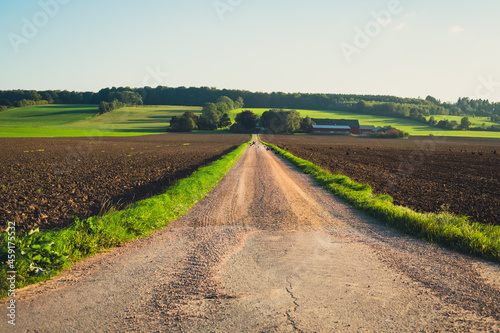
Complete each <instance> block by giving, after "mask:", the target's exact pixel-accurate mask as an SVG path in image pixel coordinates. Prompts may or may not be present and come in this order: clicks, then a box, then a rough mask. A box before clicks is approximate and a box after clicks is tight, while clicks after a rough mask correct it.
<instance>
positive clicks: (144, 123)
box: [0, 104, 201, 137]
mask: <svg viewBox="0 0 500 333" xmlns="http://www.w3.org/2000/svg"><path fill="white" fill-rule="evenodd" d="M188 110H189V111H194V112H200V111H201V108H199V107H177V106H176V107H174V106H143V107H130V108H123V109H119V110H115V111H113V112H110V113H107V114H104V115H101V116H97V115H96V114H97V112H98V108H97V106H96V105H55V104H51V105H41V106H30V107H25V108H19V109H11V110H6V111H2V112H0V137H50V136H53V137H79V136H133V135H145V134H158V133H164V132H165V130H166V129H167V128H168V126H169V123H170V118H171V117H173V116H175V115H181V114H182V113H184V112H185V111H188Z"/></svg>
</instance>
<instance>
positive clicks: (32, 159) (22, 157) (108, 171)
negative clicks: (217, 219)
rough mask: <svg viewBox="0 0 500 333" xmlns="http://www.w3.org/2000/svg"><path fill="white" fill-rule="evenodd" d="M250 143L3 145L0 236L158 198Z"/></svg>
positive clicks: (149, 140)
mask: <svg viewBox="0 0 500 333" xmlns="http://www.w3.org/2000/svg"><path fill="white" fill-rule="evenodd" d="M247 140H249V136H248V135H207V134H164V135H154V136H142V137H128V138H119V137H108V138H15V139H14V138H0V228H1V229H5V227H6V225H7V221H15V222H16V224H17V230H19V231H22V230H27V229H29V228H32V227H35V226H39V227H42V228H54V227H63V226H66V225H68V224H69V223H71V222H72V221H73V220H74V218H75V217H79V218H86V217H89V216H93V215H97V214H99V213H102V212H104V211H106V210H108V209H109V208H110V207H123V206H125V205H127V204H130V203H132V202H135V201H137V200H140V199H144V198H147V197H150V196H153V195H156V194H159V193H161V191H162V190H163V189H164V188H165V187H166V186H169V185H171V184H172V183H173V182H175V181H176V180H178V179H181V178H184V177H186V176H188V175H189V174H191V173H192V172H193V171H194V170H196V169H197V168H199V167H200V166H202V165H206V164H208V163H210V162H212V161H214V160H216V159H218V158H219V157H221V156H222V155H224V154H226V153H228V152H229V151H230V150H232V149H234V148H235V147H236V146H238V145H240V144H242V143H243V142H245V141H247Z"/></svg>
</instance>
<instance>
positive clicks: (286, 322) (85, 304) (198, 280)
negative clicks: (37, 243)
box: [0, 144, 500, 332]
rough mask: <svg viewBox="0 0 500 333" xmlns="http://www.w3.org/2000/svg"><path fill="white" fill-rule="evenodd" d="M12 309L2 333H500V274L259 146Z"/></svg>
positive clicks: (25, 294)
mask: <svg viewBox="0 0 500 333" xmlns="http://www.w3.org/2000/svg"><path fill="white" fill-rule="evenodd" d="M16 305H17V308H16V309H17V312H16V315H17V318H16V326H15V329H14V330H13V328H12V327H10V326H9V325H8V324H7V320H6V319H5V318H6V316H5V315H4V314H5V311H6V309H5V308H6V306H4V305H3V306H2V311H1V313H2V317H3V319H2V322H1V323H0V328H1V331H2V332H6V331H18V332H75V331H82V332H130V331H143V332H145V331H146V332H147V331H151V332H434V331H451V332H464V331H481V332H498V331H500V266H499V265H496V264H489V263H486V262H482V261H480V260H477V259H474V258H470V257H467V256H463V255H459V254H456V253H452V252H449V251H447V250H443V249H441V248H439V247H436V246H434V245H431V244H426V243H423V242H420V241H418V240H415V239H413V238H410V237H406V236H404V235H401V234H399V233H398V232H395V231H392V230H389V229H387V228H385V227H383V226H381V225H380V224H377V223H376V222H374V221H373V220H371V219H370V218H368V217H366V216H364V215H362V214H360V213H358V212H356V211H354V210H352V209H351V208H349V207H348V206H346V205H344V204H342V203H341V202H339V201H338V200H337V199H335V198H334V197H332V196H331V195H329V194H328V193H326V192H325V191H324V190H322V189H321V188H319V187H318V186H316V185H315V184H314V183H313V182H312V181H311V180H310V178H308V177H307V176H305V175H303V174H301V173H299V172H297V171H296V170H295V169H294V168H293V167H291V166H290V165H288V164H287V163H285V162H284V161H283V160H281V159H280V158H279V157H277V156H276V155H275V154H273V153H272V152H271V151H267V150H266V149H265V147H264V146H262V145H260V144H257V145H255V146H251V147H249V148H248V150H247V151H246V152H245V154H244V155H243V156H242V158H241V159H240V160H239V161H238V162H237V164H236V165H235V166H234V168H233V169H232V170H231V171H230V172H229V173H228V175H227V176H226V177H225V178H224V179H223V180H222V181H221V183H220V184H219V186H218V187H217V188H216V189H214V191H212V192H211V193H210V195H209V196H208V198H206V199H205V200H203V201H201V202H199V203H198V204H197V205H196V206H195V207H194V208H193V209H192V210H191V211H190V212H189V213H188V214H187V215H185V216H184V217H182V218H180V219H179V220H177V221H175V222H174V223H172V224H171V226H170V227H169V228H168V229H167V230H164V231H161V232H157V233H156V234H154V235H153V236H152V237H149V238H146V239H142V240H139V241H136V242H133V243H130V244H128V245H126V246H124V247H121V248H118V249H114V250H112V251H110V252H108V253H105V254H101V255H98V256H96V257H94V258H91V259H89V260H86V261H84V262H82V263H79V264H77V265H75V266H74V267H73V269H72V270H71V271H67V272H65V273H64V274H62V275H61V276H60V277H57V278H55V279H53V280H51V281H48V282H46V283H43V284H41V285H37V286H32V287H28V288H25V289H24V290H21V291H20V292H19V293H18V297H17V303H16ZM6 329H7V330H6Z"/></svg>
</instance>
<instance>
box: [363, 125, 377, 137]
mask: <svg viewBox="0 0 500 333" xmlns="http://www.w3.org/2000/svg"><path fill="white" fill-rule="evenodd" d="M374 131H375V126H371V125H367V126H364V125H363V126H359V134H360V135H369V134H370V133H372V132H374Z"/></svg>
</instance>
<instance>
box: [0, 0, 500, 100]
mask: <svg viewBox="0 0 500 333" xmlns="http://www.w3.org/2000/svg"><path fill="white" fill-rule="evenodd" d="M44 3H45V4H49V5H48V7H47V6H43V5H42V4H44ZM54 3H56V4H58V5H57V7H56V6H54ZM216 5H218V6H219V7H217V8H219V12H218V11H217V9H216ZM224 6H226V7H224ZM44 7H45V9H44ZM47 8H48V9H47ZM228 8H229V9H228ZM389 9H390V10H389ZM373 11H375V12H381V11H386V12H388V13H389V14H390V17H388V16H387V15H382V16H380V17H379V18H378V22H377V20H376V19H375V18H374V17H373V16H372V14H371V12H373ZM498 13H500V1H498V0H478V1H474V2H473V1H451V0H442V1H431V0H413V1H412V0H400V1H398V0H383V1H379V0H360V1H338V0H310V1H303V0H287V1H284V0H283V1H270V0H184V1H180V0H178V1H168V0H148V1H133V0H130V1H123V0H122V1H118V0H105V1H102V0H100V1H98V0H85V1H84V0H64V1H63V0H41V1H37V0H23V1H19V0H2V2H1V3H0V50H1V52H0V89H37V90H44V89H67V90H78V91H98V90H99V89H101V88H104V87H111V86H131V87H141V86H143V85H144V83H147V85H149V86H156V85H158V84H161V85H166V86H210V87H217V88H230V89H231V88H235V89H247V90H252V91H284V92H318V93H355V94H387V95H397V96H403V97H418V96H421V97H423V98H425V97H426V96H427V95H432V96H435V97H436V98H439V99H441V100H444V101H456V99H457V98H458V97H460V96H468V97H471V98H486V97H487V98H489V99H490V100H493V101H500V83H499V84H496V83H495V82H500V57H499V56H500V20H499V19H498ZM32 24H38V26H39V27H36V26H35V28H36V29H37V30H38V31H34V30H33V29H30V28H33V27H30V25H32ZM366 28H368V29H371V30H369V32H370V35H371V37H370V36H368V39H369V40H368V41H367V40H366V38H364V39H363V37H360V36H357V35H358V32H357V31H359V30H363V31H365V30H366ZM357 29H359V30H357ZM356 37H358V38H357V39H358V40H356ZM365 37H366V36H365ZM360 41H361V42H360ZM356 42H357V43H356ZM365 44H366V45H365ZM346 45H349V46H348V47H347V46H346ZM346 50H350V51H349V52H350V53H349V52H347V54H348V56H347V57H346V55H345V53H346ZM353 50H355V51H353ZM157 70H159V72H160V74H161V73H168V75H166V74H161V75H152V74H151V73H154V72H156V71H157ZM481 78H483V79H481ZM488 80H490V81H493V82H494V84H485V83H481V81H484V82H487V81H488Z"/></svg>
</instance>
